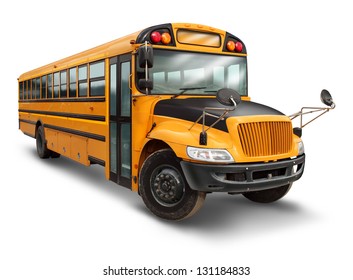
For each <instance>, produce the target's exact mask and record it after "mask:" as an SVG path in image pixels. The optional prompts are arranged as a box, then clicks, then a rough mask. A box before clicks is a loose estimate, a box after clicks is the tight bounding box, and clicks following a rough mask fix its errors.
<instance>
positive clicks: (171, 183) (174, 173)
mask: <svg viewBox="0 0 353 280" xmlns="http://www.w3.org/2000/svg"><path fill="white" fill-rule="evenodd" d="M151 191H152V195H153V197H154V199H155V200H156V201H157V202H158V203H159V204H161V205H163V206H167V207H172V206H175V205H177V204H178V203H179V202H180V201H181V200H182V199H183V197H184V193H185V185H184V181H183V178H182V176H181V174H180V172H179V171H178V170H176V169H175V168H174V167H172V166H170V165H164V166H160V167H158V168H156V169H155V170H154V171H153V173H152V176H151Z"/></svg>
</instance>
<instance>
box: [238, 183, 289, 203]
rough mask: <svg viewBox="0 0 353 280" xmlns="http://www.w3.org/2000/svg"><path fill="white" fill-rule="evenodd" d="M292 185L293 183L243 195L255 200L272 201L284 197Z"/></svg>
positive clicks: (260, 201)
mask: <svg viewBox="0 0 353 280" xmlns="http://www.w3.org/2000/svg"><path fill="white" fill-rule="evenodd" d="M291 187H292V184H291V183H290V184H287V185H284V186H281V187H277V188H274V189H268V190H263V191H257V192H247V193H243V196H245V197H246V198H247V199H249V200H251V201H254V202H258V203H271V202H275V201H277V200H279V199H281V198H282V197H284V196H285V195H286V194H287V193H288V192H289V190H290V188H291Z"/></svg>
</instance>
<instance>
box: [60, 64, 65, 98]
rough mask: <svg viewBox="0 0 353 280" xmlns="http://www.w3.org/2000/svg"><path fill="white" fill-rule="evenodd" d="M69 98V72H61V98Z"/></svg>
mask: <svg viewBox="0 0 353 280" xmlns="http://www.w3.org/2000/svg"><path fill="white" fill-rule="evenodd" d="M66 97H67V70H64V71H61V72H60V98H66Z"/></svg>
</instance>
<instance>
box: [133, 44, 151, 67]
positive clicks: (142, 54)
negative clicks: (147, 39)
mask: <svg viewBox="0 0 353 280" xmlns="http://www.w3.org/2000/svg"><path fill="white" fill-rule="evenodd" d="M137 55H138V62H139V66H140V67H141V68H145V67H146V66H147V67H148V68H152V67H153V48H152V47H151V46H148V45H147V44H144V45H141V46H140V47H139V48H138V50H137Z"/></svg>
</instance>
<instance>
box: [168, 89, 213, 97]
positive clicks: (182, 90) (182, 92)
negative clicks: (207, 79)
mask: <svg viewBox="0 0 353 280" xmlns="http://www.w3.org/2000/svg"><path fill="white" fill-rule="evenodd" d="M205 88H207V87H182V88H179V90H181V92H179V93H177V94H175V95H173V96H172V97H171V98H172V99H174V98H177V97H178V96H179V95H182V94H184V93H185V92H187V91H188V90H194V89H205Z"/></svg>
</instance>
